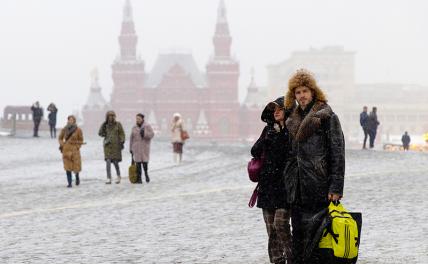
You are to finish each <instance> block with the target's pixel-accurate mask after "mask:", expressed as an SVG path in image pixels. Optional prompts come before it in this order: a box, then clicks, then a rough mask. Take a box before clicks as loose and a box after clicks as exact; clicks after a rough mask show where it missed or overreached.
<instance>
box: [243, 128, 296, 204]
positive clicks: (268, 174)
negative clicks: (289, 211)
mask: <svg viewBox="0 0 428 264" xmlns="http://www.w3.org/2000/svg"><path fill="white" fill-rule="evenodd" d="M269 130H271V132H270V136H268V137H266V134H268V131H269ZM272 131H275V129H274V128H273V127H269V126H266V127H265V128H264V129H263V132H262V134H261V136H260V138H259V139H258V140H257V141H256V143H255V144H254V145H253V147H252V148H251V155H252V156H253V157H256V158H260V157H261V156H262V155H264V162H263V167H262V171H261V173H260V176H259V189H258V191H259V197H258V200H257V207H259V208H264V209H277V208H288V205H287V201H286V194H285V186H284V177H282V172H283V171H284V168H285V162H286V158H287V151H288V147H287V146H288V131H287V130H286V128H284V129H281V130H280V131H279V132H275V133H273V132H272Z"/></svg>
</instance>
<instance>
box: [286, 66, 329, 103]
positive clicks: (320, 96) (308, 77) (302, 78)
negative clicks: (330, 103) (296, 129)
mask: <svg viewBox="0 0 428 264" xmlns="http://www.w3.org/2000/svg"><path fill="white" fill-rule="evenodd" d="M301 86H305V87H308V88H309V89H311V90H312V92H313V93H314V100H317V101H320V102H324V103H327V97H326V95H325V94H324V92H323V91H322V90H321V89H320V88H319V87H318V85H317V82H316V80H315V77H314V76H313V74H312V73H310V72H309V71H308V70H305V69H300V70H298V71H297V72H296V73H295V74H294V75H293V76H292V77H291V79H290V80H289V81H288V90H287V93H286V94H285V103H284V105H285V108H292V107H293V104H295V101H296V96H295V95H294V91H295V90H296V88H298V87H301Z"/></svg>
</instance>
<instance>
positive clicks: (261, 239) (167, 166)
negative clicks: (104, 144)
mask: <svg viewBox="0 0 428 264" xmlns="http://www.w3.org/2000/svg"><path fill="white" fill-rule="evenodd" d="M152 147H153V148H152V161H151V163H150V170H151V177H152V182H151V183H150V184H149V185H145V184H143V185H142V186H141V185H131V184H130V183H128V181H127V179H126V178H124V181H123V183H122V184H120V185H115V184H113V185H105V184H104V181H105V170H104V162H103V160H102V159H103V157H102V151H101V150H100V148H101V144H100V141H91V140H90V141H89V142H88V145H86V146H84V148H83V151H82V155H83V159H84V164H83V169H84V171H83V172H82V174H81V179H82V183H81V186H79V187H73V188H72V189H67V188H65V184H66V179H65V175H64V172H63V169H62V163H61V158H60V153H59V151H58V150H57V145H56V141H51V140H48V139H43V138H41V139H38V140H34V139H10V138H0V153H1V159H0V204H1V207H0V228H1V233H0V249H1V250H0V263H268V261H267V259H268V257H267V251H266V248H267V235H266V232H265V227H264V223H263V220H262V216H261V212H260V210H259V209H256V208H254V209H249V208H248V207H247V202H248V199H249V196H250V194H251V192H252V188H253V187H254V186H253V185H252V184H251V183H249V181H248V180H247V176H246V171H245V167H246V162H247V161H248V158H249V154H248V150H249V146H228V147H219V146H216V147H214V146H211V147H210V146H208V145H202V144H195V143H190V144H189V145H187V146H186V147H185V150H186V151H187V152H186V156H185V162H184V163H183V164H182V165H181V166H179V167H176V166H173V165H172V163H171V160H172V157H171V154H170V145H169V144H168V143H162V142H154V144H153V146H152ZM124 160H125V161H124V162H123V163H121V169H122V174H123V175H126V174H127V167H128V162H129V155H125V157H124ZM427 161H428V155H426V154H421V153H385V152H381V151H359V150H350V151H348V152H347V176H346V181H345V185H346V186H345V199H344V204H345V206H346V207H347V208H348V209H350V210H353V211H362V212H363V221H364V224H363V234H362V246H361V249H360V261H359V263H421V264H423V263H428V224H427V221H428V209H427V208H428V191H427V189H428V166H427V164H428V162H427Z"/></svg>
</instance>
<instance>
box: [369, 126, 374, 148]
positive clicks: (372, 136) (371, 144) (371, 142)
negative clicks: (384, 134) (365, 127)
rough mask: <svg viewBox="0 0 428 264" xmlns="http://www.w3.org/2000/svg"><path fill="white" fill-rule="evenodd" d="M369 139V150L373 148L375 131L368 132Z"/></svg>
mask: <svg viewBox="0 0 428 264" xmlns="http://www.w3.org/2000/svg"><path fill="white" fill-rule="evenodd" d="M369 138H370V148H374V142H375V139H376V130H370V131H369Z"/></svg>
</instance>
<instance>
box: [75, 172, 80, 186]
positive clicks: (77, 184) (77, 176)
mask: <svg viewBox="0 0 428 264" xmlns="http://www.w3.org/2000/svg"><path fill="white" fill-rule="evenodd" d="M79 184H80V178H79V173H76V186H79Z"/></svg>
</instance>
